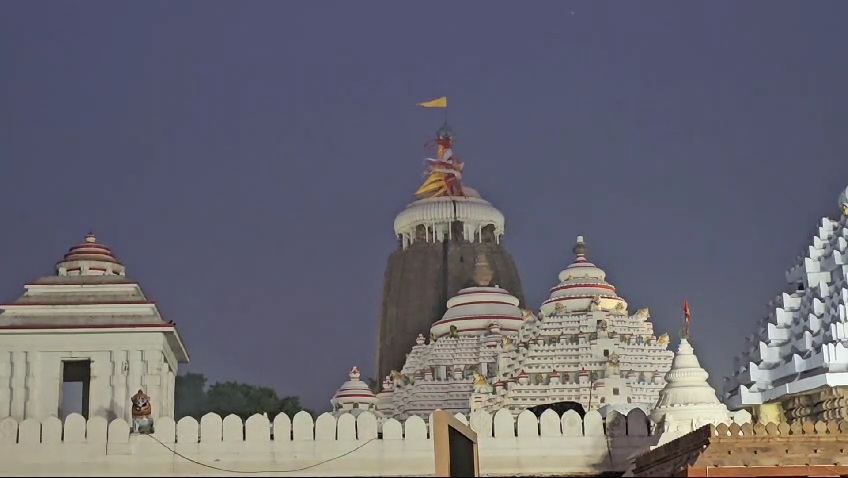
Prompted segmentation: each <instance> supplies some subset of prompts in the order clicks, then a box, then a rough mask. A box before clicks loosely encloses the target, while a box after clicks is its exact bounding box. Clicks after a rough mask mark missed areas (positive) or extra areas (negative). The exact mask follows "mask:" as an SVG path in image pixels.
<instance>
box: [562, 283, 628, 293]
mask: <svg viewBox="0 0 848 478" xmlns="http://www.w3.org/2000/svg"><path fill="white" fill-rule="evenodd" d="M566 289H607V290H611V291H613V292H615V287H613V286H611V285H603V284H579V285H561V286H557V287H554V288H553V289H551V292H556V291H558V290H566Z"/></svg>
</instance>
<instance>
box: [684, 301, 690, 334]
mask: <svg viewBox="0 0 848 478" xmlns="http://www.w3.org/2000/svg"><path fill="white" fill-rule="evenodd" d="M683 316H684V317H685V318H686V338H687V339H688V338H689V328H690V327H691V326H692V313H691V312H690V311H689V299H683Z"/></svg>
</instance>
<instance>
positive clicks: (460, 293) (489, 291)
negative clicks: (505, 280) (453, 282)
mask: <svg viewBox="0 0 848 478" xmlns="http://www.w3.org/2000/svg"><path fill="white" fill-rule="evenodd" d="M470 294H499V295H510V296H511V295H512V294H510V293H509V292H508V291H507V290H506V289H503V290H477V291H468V292H462V291H460V292H457V294H456V295H458V296H459V295H470Z"/></svg>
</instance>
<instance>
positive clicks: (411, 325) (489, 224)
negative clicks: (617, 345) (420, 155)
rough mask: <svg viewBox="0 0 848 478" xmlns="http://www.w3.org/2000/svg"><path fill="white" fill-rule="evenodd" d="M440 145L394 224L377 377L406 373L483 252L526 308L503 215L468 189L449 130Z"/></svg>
mask: <svg viewBox="0 0 848 478" xmlns="http://www.w3.org/2000/svg"><path fill="white" fill-rule="evenodd" d="M434 146H435V147H436V150H437V155H436V158H433V159H428V163H429V165H428V175H427V178H426V180H425V181H424V183H423V185H422V186H421V187H420V188H419V189H418V191H417V192H416V201H415V202H413V203H411V204H409V205H408V206H407V207H406V208H405V209H404V210H403V211H401V212H400V214H398V215H397V217H396V218H395V224H394V229H395V235H396V236H397V238H398V249H397V250H396V251H395V252H393V253H392V255H391V256H390V257H389V261H388V265H387V267H386V274H385V279H384V280H385V284H384V288H383V303H382V310H381V313H380V325H379V339H378V352H377V373H378V375H377V376H378V377H385V376H386V375H388V374H389V373H390V372H391V371H392V370H400V369H401V368H402V367H403V364H404V357H405V354H406V352H408V351H409V346H410V344H412V343H414V341H415V337H416V336H418V335H419V334H427V333H428V331H429V330H430V325H431V324H432V323H433V321H435V320H437V319H438V318H439V317H441V316H442V315H443V314H444V312H445V310H446V308H445V304H446V303H447V300H448V299H449V298H451V297H453V296H454V295H456V293H457V292H458V291H459V290H460V289H462V288H464V287H467V286H469V285H470V283H471V280H472V277H471V276H472V274H473V270H474V260H475V258H476V257H477V256H478V254H481V253H483V254H485V255H486V257H487V258H488V260H489V262H490V264H491V268H492V271H493V283H494V284H497V285H500V286H501V287H504V288H506V289H507V290H509V291H510V292H511V293H512V294H514V295H515V297H517V298H518V300H519V303H521V304H523V302H524V294H523V291H522V287H521V281H520V279H519V275H518V270H517V268H516V266H515V263H514V262H513V260H512V257H510V255H509V253H507V251H506V249H505V248H504V246H503V244H502V238H503V234H504V231H505V227H504V216H503V214H502V213H501V212H500V211H498V210H497V209H496V208H495V207H493V206H492V205H491V204H490V203H489V202H488V201H486V200H484V199H483V198H482V197H480V194H479V193H477V191H475V190H474V189H472V188H470V187H468V186H466V185H465V184H463V183H462V173H463V169H464V165H463V163H462V162H460V161H459V160H458V159H457V157H456V156H455V155H454V152H453V146H454V134H453V132H452V131H451V129H450V128H449V127H448V126H447V124H445V125H444V126H442V127H441V128H440V129H439V130H438V131H437V133H436V140H435V142H434Z"/></svg>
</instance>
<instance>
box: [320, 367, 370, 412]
mask: <svg viewBox="0 0 848 478" xmlns="http://www.w3.org/2000/svg"><path fill="white" fill-rule="evenodd" d="M360 376H361V374H360V373H359V368H358V367H355V366H354V367H353V368H352V369H351V370H350V373H348V378H349V380H348V381H346V382H345V383H343V384H342V386H341V387H339V389H338V390H337V391H336V394H335V395H333V398H332V400H330V405H332V406H333V415H334V416H336V417H338V416H341V415H342V414H345V413H350V414H352V415H353V416H357V415H359V414H360V413H362V412H365V411H370V412H372V413H374V414H375V415H377V416H378V417H380V413H379V412H378V411H377V396H376V395H374V392H372V391H371V389H370V388H369V387H368V384H367V383H365V382H364V381H362V379H360ZM380 418H382V417H380Z"/></svg>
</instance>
